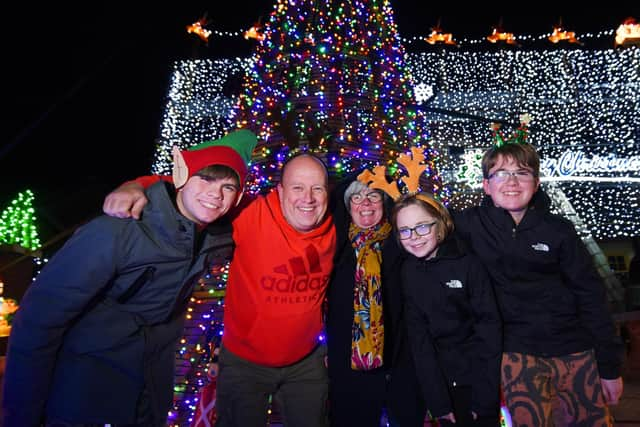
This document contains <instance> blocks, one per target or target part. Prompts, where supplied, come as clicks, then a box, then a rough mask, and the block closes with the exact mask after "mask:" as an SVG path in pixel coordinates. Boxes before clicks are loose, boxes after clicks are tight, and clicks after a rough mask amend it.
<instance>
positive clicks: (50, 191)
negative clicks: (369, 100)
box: [0, 0, 640, 248]
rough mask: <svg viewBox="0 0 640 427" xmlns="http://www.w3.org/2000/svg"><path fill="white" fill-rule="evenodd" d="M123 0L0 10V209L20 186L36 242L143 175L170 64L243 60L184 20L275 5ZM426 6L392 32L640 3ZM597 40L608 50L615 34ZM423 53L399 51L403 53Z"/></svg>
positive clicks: (468, 26)
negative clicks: (28, 200)
mask: <svg viewBox="0 0 640 427" xmlns="http://www.w3.org/2000/svg"><path fill="white" fill-rule="evenodd" d="M57 3H62V2H57ZM130 3H131V4H130V5H126V6H123V5H117V4H114V3H113V2H109V3H105V4H95V3H83V5H82V6H77V7H71V6H60V5H59V4H56V5H49V6H46V7H41V6H35V5H33V4H31V3H26V4H18V5H14V6H12V8H14V9H15V10H14V11H13V12H12V13H10V14H7V13H4V15H5V16H4V18H3V19H4V20H5V21H7V22H6V24H5V25H4V27H3V28H2V39H3V43H2V46H3V49H2V52H3V54H4V55H3V56H4V58H3V61H2V63H3V67H2V68H3V71H4V72H3V73H2V74H3V75H4V85H3V89H2V95H3V98H4V104H5V113H4V114H3V115H2V116H3V126H2V130H3V132H2V139H1V140H0V171H1V175H0V176H1V177H2V179H0V212H2V211H3V210H4V209H5V207H6V206H7V204H8V203H9V202H10V201H11V200H12V199H14V198H15V197H16V195H17V193H18V192H19V191H24V190H25V189H31V190H32V191H34V193H35V208H36V217H37V219H38V222H37V224H38V227H39V233H40V237H41V240H42V242H43V244H45V246H46V247H50V248H53V247H54V246H55V245H56V243H59V242H61V241H63V240H64V238H66V236H68V233H70V232H71V231H72V230H73V229H74V227H75V226H77V225H79V224H81V223H83V222H85V221H87V220H88V219H90V218H91V217H93V216H95V215H97V214H99V213H100V212H101V204H102V199H103V198H104V196H105V195H106V194H107V192H108V191H109V190H111V189H112V188H114V187H116V186H117V185H118V184H119V183H121V182H122V181H124V180H126V179H129V178H132V177H135V176H138V175H144V174H148V173H149V170H150V167H151V164H152V159H153V154H154V139H155V138H156V137H157V136H158V130H159V126H160V121H161V118H162V114H163V109H164V104H165V101H164V97H165V95H166V91H167V88H168V84H169V78H170V73H171V68H172V63H173V61H175V60H177V59H185V58H193V57H200V58H219V57H235V56H249V55H250V54H251V52H252V48H253V46H254V43H255V42H254V41H253V40H250V41H246V40H244V38H242V37H241V36H239V37H237V38H228V37H224V38H220V37H212V39H211V40H210V42H209V46H206V45H204V44H203V43H202V42H201V41H200V40H199V39H198V38H197V37H196V36H194V35H193V34H188V33H187V32H186V30H185V26H186V25H187V24H190V23H191V22H194V21H196V20H197V19H199V18H201V17H203V16H204V15H205V13H206V14H207V19H208V22H209V25H208V27H209V28H211V29H218V30H221V31H240V30H245V29H247V28H249V27H250V26H251V25H253V23H254V22H255V21H257V20H258V18H259V17H260V16H261V17H262V21H263V22H265V21H267V20H268V15H269V13H270V12H271V10H272V9H273V5H274V4H275V1H273V2H272V1H242V2H240V1H236V2H224V9H225V10H224V11H223V10H222V6H221V4H222V2H214V1H210V2H206V3H201V2H200V3H194V2H183V3H185V4H180V5H178V4H170V5H164V6H158V5H153V6H152V5H149V6H145V7H140V6H135V9H134V8H132V7H133V6H132V5H133V4H134V3H135V2H133V1H131V2H130ZM163 3H165V2H163ZM431 3H432V2H422V1H416V2H414V1H407V0H403V1H400V0H395V1H394V0H391V5H392V7H393V9H394V14H395V22H396V23H397V25H398V30H399V32H400V35H401V36H402V37H406V38H409V37H411V36H414V35H423V36H426V35H428V34H429V33H430V29H431V27H433V26H434V25H436V24H437V22H438V20H440V24H441V26H442V27H443V29H444V30H445V32H452V33H453V34H454V37H455V38H457V39H460V38H464V37H467V38H481V37H484V36H486V35H488V34H489V33H490V32H491V29H492V26H494V25H497V24H499V23H500V22H502V27H503V28H504V29H505V30H506V31H510V32H514V33H515V34H516V35H519V34H534V35H539V34H542V33H545V32H550V31H551V30H552V27H553V25H554V24H556V23H558V21H559V19H562V23H563V25H564V27H565V28H566V29H568V30H572V31H576V33H578V34H581V33H585V32H598V31H601V30H607V29H613V28H616V27H617V26H618V25H619V24H620V23H621V22H622V21H623V20H624V19H625V18H626V17H629V16H634V17H635V18H637V19H638V18H640V10H639V9H640V6H636V7H635V10H632V7H631V6H628V7H624V6H614V5H613V4H612V7H615V8H616V9H615V10H612V9H605V8H604V7H601V8H599V9H591V10H589V9H584V8H581V9H579V10H578V9H570V10H566V11H560V10H557V9H556V8H551V7H546V8H544V10H542V9H543V8H542V7H541V6H539V5H536V8H531V10H526V8H527V7H530V6H531V5H532V4H533V3H526V2H525V3H517V4H516V3H511V4H510V6H509V7H499V6H498V5H496V4H494V3H490V2H486V3H483V7H482V8H477V9H476V10H464V11H463V9H462V6H460V5H458V4H455V3H454V2H451V3H450V4H449V5H448V6H437V5H436V6H434V5H433V4H431ZM158 4H160V2H158ZM627 4H631V2H629V3H627ZM420 5H428V7H427V6H420ZM587 43H588V42H587ZM606 44H607V46H610V47H613V36H612V37H610V38H609V39H607V40H606ZM428 48H429V47H428V45H426V44H425V43H413V44H412V45H408V46H407V50H408V51H409V52H411V51H417V50H420V49H428Z"/></svg>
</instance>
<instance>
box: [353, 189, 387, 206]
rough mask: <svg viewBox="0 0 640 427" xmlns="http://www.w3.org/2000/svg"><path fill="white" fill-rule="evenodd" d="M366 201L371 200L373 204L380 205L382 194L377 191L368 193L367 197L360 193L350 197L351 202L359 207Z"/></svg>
mask: <svg viewBox="0 0 640 427" xmlns="http://www.w3.org/2000/svg"><path fill="white" fill-rule="evenodd" d="M364 199H367V200H369V201H370V202H371V203H378V202H379V201H381V200H382V194H381V193H378V192H377V191H372V192H371V193H367V194H366V195H363V194H360V193H353V194H352V195H351V196H350V197H349V200H351V202H352V203H353V204H356V205H359V204H360V203H362V202H364Z"/></svg>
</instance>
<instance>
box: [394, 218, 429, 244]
mask: <svg viewBox="0 0 640 427" xmlns="http://www.w3.org/2000/svg"><path fill="white" fill-rule="evenodd" d="M437 222H438V221H434V222H427V223H424V224H418V225H416V226H415V227H402V228H399V229H398V237H399V238H400V240H407V239H410V238H411V234H413V232H414V231H415V232H416V234H417V235H418V236H426V235H428V234H431V228H432V227H433V226H434V225H436V223H437Z"/></svg>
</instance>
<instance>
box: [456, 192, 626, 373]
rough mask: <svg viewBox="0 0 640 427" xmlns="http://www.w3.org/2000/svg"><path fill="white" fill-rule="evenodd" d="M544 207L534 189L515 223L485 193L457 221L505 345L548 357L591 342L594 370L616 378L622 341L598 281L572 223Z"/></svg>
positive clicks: (586, 346) (544, 201) (511, 349)
mask: <svg viewBox="0 0 640 427" xmlns="http://www.w3.org/2000/svg"><path fill="white" fill-rule="evenodd" d="M549 206H550V201H549V198H548V197H547V195H546V194H545V193H544V192H543V191H542V190H538V192H537V193H536V194H535V195H534V197H533V199H532V201H531V204H530V207H529V209H528V210H527V212H526V214H525V215H524V217H523V218H522V221H521V222H520V223H519V224H517V225H516V224H515V222H514V221H513V219H512V218H511V215H510V214H509V213H508V212H507V211H506V210H504V209H501V208H497V207H495V206H494V204H493V202H492V200H491V198H490V197H488V196H487V197H485V199H484V200H483V202H482V204H481V206H478V207H473V208H470V209H467V210H465V211H463V212H461V213H459V214H457V215H455V223H456V227H457V230H458V231H459V232H460V233H461V235H462V237H463V238H464V240H465V241H467V242H469V243H470V244H471V247H472V250H473V252H474V253H475V254H477V256H478V257H479V258H480V259H481V260H482V262H483V263H484V265H485V266H486V268H487V270H488V271H489V274H490V275H491V277H492V279H493V282H494V285H495V289H496V296H497V298H498V303H499V306H500V309H501V312H502V317H503V320H504V335H505V340H504V351H507V352H518V353H525V354H530V355H534V356H541V357H552V356H560V355H566V354H571V353H576V352H580V351H584V350H588V349H591V348H594V349H595V351H596V359H597V362H598V368H599V372H600V375H601V376H602V377H603V378H608V379H612V378H617V377H618V376H620V368H621V363H622V345H621V342H620V340H619V338H618V337H617V336H616V334H615V329H614V325H613V321H612V318H611V315H610V313H609V310H608V308H607V301H606V295H605V288H604V285H603V282H602V279H601V278H600V276H599V275H598V273H597V271H596V269H595V267H594V264H593V260H592V257H591V255H590V254H589V253H588V252H587V250H586V247H585V246H584V244H583V243H582V240H581V239H580V237H579V236H578V235H577V233H576V231H575V228H574V226H573V224H571V222H569V221H568V220H566V219H565V218H563V217H561V216H558V215H554V214H552V213H551V212H550V211H549Z"/></svg>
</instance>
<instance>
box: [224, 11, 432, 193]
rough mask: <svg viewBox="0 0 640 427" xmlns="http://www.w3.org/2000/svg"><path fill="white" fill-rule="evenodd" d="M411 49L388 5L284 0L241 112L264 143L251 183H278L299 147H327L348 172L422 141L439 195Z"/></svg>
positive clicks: (328, 156)
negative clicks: (409, 63)
mask: <svg viewBox="0 0 640 427" xmlns="http://www.w3.org/2000/svg"><path fill="white" fill-rule="evenodd" d="M404 55H405V53H404V48H403V47H402V45H401V43H400V38H399V36H398V33H397V28H396V26H395V24H394V21H393V12H392V10H391V7H390V5H389V2H388V1H384V0H379V1H366V2H365V1H347V2H344V1H333V0H330V1H325V2H288V1H283V0H280V1H278V3H277V5H276V7H275V9H274V11H273V13H272V14H271V17H270V20H269V22H268V23H266V24H265V26H264V32H263V37H261V39H260V40H259V41H258V46H257V48H256V52H255V54H254V65H253V67H252V68H251V69H250V71H249V73H248V74H247V75H246V76H245V81H244V93H242V94H241V96H240V104H239V111H238V115H237V118H236V123H237V127H248V128H250V129H252V130H254V131H255V132H256V134H258V136H259V138H260V140H261V141H262V143H261V144H259V146H258V150H257V151H258V152H259V154H258V156H257V157H255V158H254V167H253V171H254V178H255V181H254V182H253V186H252V187H251V188H252V189H253V190H254V191H256V190H263V189H268V188H271V187H272V186H273V185H274V183H273V180H274V179H275V178H276V176H277V174H278V170H279V169H280V167H281V165H282V163H283V161H285V160H286V159H287V157H288V156H289V155H291V154H292V153H295V152H297V151H307V150H308V151H312V152H316V153H320V155H321V156H322V157H323V158H324V159H325V160H326V162H327V164H328V165H329V168H330V171H331V173H332V175H335V176H337V177H340V176H341V175H342V174H343V173H345V172H349V171H351V170H354V169H357V168H359V167H361V166H363V165H366V166H370V165H371V164H380V163H383V164H384V163H388V164H389V166H393V164H394V162H392V161H393V160H394V159H395V158H396V157H397V155H398V153H399V152H403V151H407V150H408V147H409V146H412V145H421V146H424V147H425V148H426V150H425V154H426V155H427V171H426V176H427V177H430V179H431V180H432V183H430V184H429V183H427V184H426V185H427V186H428V187H429V189H431V190H435V191H436V192H439V190H440V185H439V178H438V177H437V173H436V169H435V166H434V159H436V158H437V156H438V153H437V152H436V151H435V150H432V149H430V148H429V147H426V142H427V139H428V132H427V128H426V121H425V120H424V117H423V116H422V115H421V114H420V113H418V112H417V111H415V109H414V108H412V106H414V105H415V100H414V96H413V92H412V86H413V85H412V84H411V77H410V75H409V74H408V72H407V69H406V67H405V64H404ZM425 189H427V188H425Z"/></svg>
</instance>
